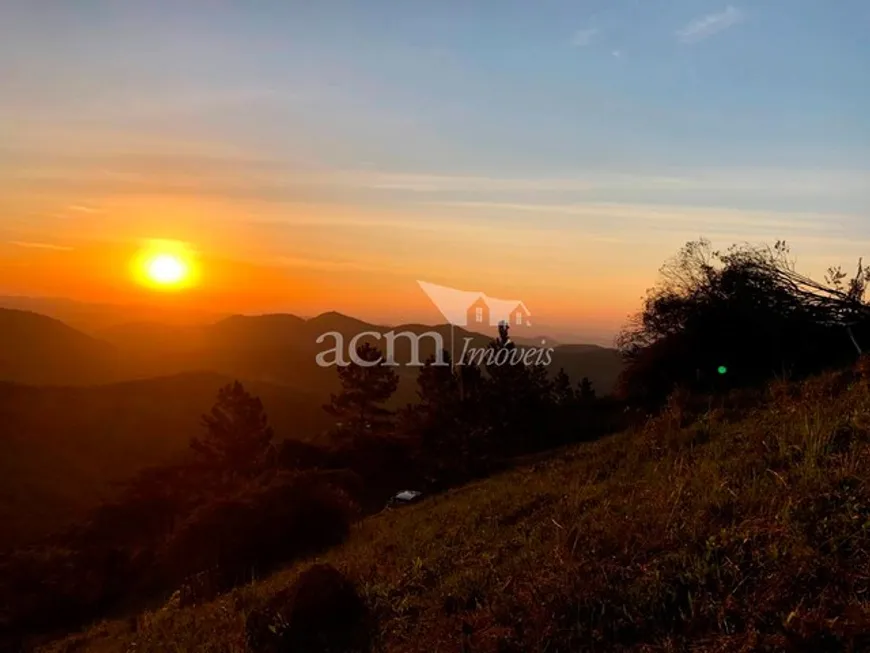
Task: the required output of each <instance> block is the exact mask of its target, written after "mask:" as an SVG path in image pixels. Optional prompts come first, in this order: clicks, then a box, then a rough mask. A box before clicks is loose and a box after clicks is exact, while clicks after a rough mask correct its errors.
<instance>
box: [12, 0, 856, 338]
mask: <svg viewBox="0 0 870 653" xmlns="http://www.w3.org/2000/svg"><path fill="white" fill-rule="evenodd" d="M109 4H111V5H112V7H111V8H109V7H108V5H107V6H106V7H102V5H100V7H97V6H96V5H94V6H92V7H90V8H88V7H79V5H78V4H74V3H47V4H45V3H35V2H19V3H16V2H13V3H2V2H0V79H2V81H3V84H2V88H0V93H2V102H0V295H2V294H14V295H39V296H61V297H66V298H70V299H75V300H80V301H86V302H101V303H104V302H111V303H122V304H126V303H141V302H151V303H155V304H161V305H168V306H173V305H176V306H179V307H185V308H189V309H195V310H205V311H212V312H219V313H235V312H245V313H258V312H267V311H284V312H292V313H295V314H298V315H303V316H305V315H309V316H310V315H315V314H317V313H320V312H323V311H328V310H338V311H341V312H344V313H348V314H352V315H355V316H357V317H360V318H363V319H367V320H370V321H377V322H383V323H401V322H409V321H424V322H433V321H438V320H439V319H440V318H439V315H438V314H437V312H436V311H435V310H434V307H433V306H432V305H431V303H430V302H429V300H428V299H427V298H426V296H425V295H424V294H423V293H422V291H421V290H420V289H419V287H418V285H417V280H422V281H428V282H431V283H435V284H439V285H444V286H451V287H454V288H458V289H461V290H471V291H480V292H484V293H486V294H487V295H489V296H491V297H499V298H505V299H518V300H522V301H523V302H524V303H525V304H526V305H527V306H528V308H529V309H530V310H531V312H532V315H533V324H535V325H540V327H541V328H542V329H544V330H548V329H546V327H550V326H552V327H558V328H560V329H571V330H573V331H575V332H580V333H584V334H590V333H594V334H597V335H596V336H595V339H596V340H597V341H600V342H607V341H608V340H609V339H611V338H612V336H613V335H614V333H615V332H616V331H617V330H618V329H619V327H620V326H621V325H622V324H624V322H625V320H626V317H627V316H628V315H629V314H630V313H633V312H634V311H636V310H637V309H638V308H639V306H640V299H641V297H642V296H643V294H644V293H645V291H646V289H647V288H649V287H650V286H651V285H652V284H653V283H654V282H655V280H656V275H657V271H658V269H659V267H660V266H661V265H662V263H664V262H665V260H666V259H667V258H669V257H670V256H672V255H674V254H675V253H676V252H677V251H678V250H679V248H680V247H682V246H683V245H684V244H685V243H686V242H687V241H689V240H695V239H697V238H699V237H706V238H708V239H710V240H711V241H712V243H713V245H714V247H718V248H723V249H724V248H727V247H728V246H729V245H731V244H733V243H737V242H752V243H773V242H775V241H776V240H779V239H785V240H786V241H788V243H789V244H790V245H791V247H792V252H793V253H794V255H795V256H796V258H797V260H798V266H799V269H800V270H801V271H802V272H804V273H807V274H810V275H813V276H815V277H821V275H822V274H823V273H824V271H825V270H826V269H827V268H828V267H829V266H832V265H843V266H845V267H847V268H848V269H852V266H853V265H854V263H855V261H856V260H857V259H858V257H859V256H862V255H866V254H867V253H868V249H870V222H868V221H867V220H866V217H865V216H866V209H867V207H868V206H870V170H868V167H867V165H866V162H867V161H868V160H870V159H868V157H867V153H868V150H867V147H866V143H867V139H863V140H862V138H861V134H864V133H865V132H866V130H865V131H861V130H864V128H865V127H866V113H867V111H865V110H864V109H863V105H862V104H860V102H858V101H853V100H852V99H851V98H847V97H846V95H847V91H849V89H854V88H858V86H859V84H858V81H857V80H859V79H863V78H862V77H861V75H862V74H864V69H863V68H862V67H860V66H857V67H855V68H854V70H852V71H851V74H853V75H854V79H853V80H852V81H849V79H848V78H847V77H844V76H843V75H844V68H843V67H842V66H841V67H840V68H838V71H839V72H838V75H839V76H834V77H835V78H836V79H835V78H832V77H831V76H830V74H829V73H828V70H827V69H826V68H825V67H824V66H822V67H818V66H805V67H800V66H799V67H794V66H791V65H789V66H788V67H787V68H779V67H778V66H779V64H778V63H777V61H779V60H778V59H776V57H784V56H785V55H783V54H782V53H783V51H782V50H781V48H780V47H779V45H777V44H776V43H775V42H774V41H770V44H772V48H773V49H772V51H771V54H775V55H776V57H774V59H772V60H771V61H769V62H768V64H770V65H773V68H771V69H769V70H767V72H766V73H762V72H761V71H762V70H763V69H764V63H765V62H764V60H753V61H752V65H751V66H743V65H732V64H730V63H727V62H730V61H732V60H731V59H730V57H742V56H749V55H748V54H747V52H748V50H746V49H745V48H744V47H743V44H742V43H741V42H740V41H737V40H731V38H737V36H738V34H740V33H741V32H739V31H738V30H736V28H737V24H736V23H735V24H733V25H732V24H731V23H729V26H730V27H732V28H735V29H733V30H731V29H729V32H728V34H727V35H726V34H725V33H724V32H723V33H722V34H717V37H721V39H719V40H716V41H714V40H713V39H712V36H713V34H712V33H710V34H709V35H708V36H710V37H711V39H710V41H709V42H708V40H707V39H706V38H705V39H704V42H703V43H701V42H700V41H695V40H693V39H690V40H689V41H686V42H684V41H682V40H680V39H676V40H675V37H674V35H675V34H677V31H676V30H677V29H678V27H679V26H678V25H676V24H673V25H672V24H670V23H669V22H668V24H665V23H666V22H667V21H665V19H666V18H667V19H668V21H669V20H670V18H674V19H676V18H675V16H670V13H671V12H662V11H661V10H660V9H658V8H653V7H652V5H650V7H649V8H647V9H645V10H644V11H646V12H647V19H648V20H651V21H653V22H658V26H657V30H658V31H657V32H656V33H657V34H658V37H656V38H652V37H651V36H650V34H648V33H647V27H648V25H647V24H646V23H644V22H638V21H636V20H623V19H619V20H616V22H615V23H614V24H615V25H617V26H618V29H615V30H614V31H613V34H610V32H609V31H608V30H605V29H604V26H590V27H589V28H590V29H591V28H592V27H594V28H595V29H599V28H600V29H601V30H602V31H601V34H599V36H598V37H596V38H601V39H605V36H606V39H610V38H611V36H612V37H613V38H616V37H617V36H618V35H619V34H623V33H624V29H625V27H626V25H634V26H635V28H636V29H639V30H640V31H641V32H642V34H639V35H638V36H639V37H641V38H639V39H638V41H637V43H636V45H637V47H638V49H637V51H635V49H634V46H635V44H633V43H632V44H627V43H612V44H608V45H607V46H605V45H604V42H603V41H602V43H597V42H588V41H587V40H584V39H581V41H582V43H578V42H576V40H575V39H573V38H572V36H571V34H572V33H573V30H575V29H580V28H581V27H582V24H581V23H582V16H579V15H574V13H575V11H581V9H582V7H581V5H582V4H583V3H566V6H567V5H570V12H569V13H570V14H571V17H570V20H569V19H568V17H565V20H563V18H562V17H560V16H559V15H558V12H556V13H548V12H547V11H538V10H537V8H536V7H533V6H532V5H531V4H530V5H529V6H528V7H527V8H526V9H524V10H523V12H524V15H523V17H522V19H521V20H519V19H518V17H519V14H517V15H515V16H514V17H513V19H514V20H517V22H516V24H515V25H514V27H515V28H516V30H517V31H516V33H515V34H511V36H510V38H507V39H506V40H505V41H504V42H501V41H499V39H497V38H496V39H495V41H494V42H493V41H491V40H490V39H492V38H493V37H495V36H497V33H498V30H497V29H496V30H495V31H493V29H494V25H493V22H492V17H490V16H489V15H488V11H481V13H480V14H479V15H477V14H475V15H477V19H479V22H475V20H476V19H474V17H473V16H471V15H470V14H469V16H467V18H469V19H470V20H471V21H472V23H473V24H474V27H473V31H469V32H468V33H467V35H466V36H468V38H466V37H465V36H462V34H465V32H464V31H463V30H458V31H457V30H456V29H455V27H456V24H455V15H454V12H453V11H452V10H451V9H449V8H447V7H446V5H445V6H443V7H442V6H441V5H439V3H433V5H432V6H433V9H432V14H431V16H429V18H432V21H433V22H430V21H429V20H428V19H427V20H421V19H420V16H419V12H417V11H415V10H412V9H411V8H410V7H405V5H404V4H402V3H398V4H394V6H393V5H391V9H390V10H389V11H387V10H386V9H385V8H384V6H380V9H378V7H375V6H373V7H369V5H368V4H366V5H365V7H363V5H360V6H359V7H358V8H357V9H356V10H355V11H354V12H351V13H355V15H353V16H351V15H350V14H342V12H337V11H334V9H330V7H331V5H330V3H325V4H323V6H322V7H321V3H309V5H310V6H308V5H306V7H308V8H307V9H306V12H305V13H306V20H299V19H297V16H296V13H297V10H296V9H293V8H291V7H290V4H292V3H289V4H288V3H283V2H282V3H279V2H274V3H272V2H269V3H266V4H267V5H268V9H266V8H264V9H263V10H262V11H261V10H257V11H252V10H250V8H248V7H247V6H246V5H245V4H244V3H208V5H209V7H208V10H206V11H203V10H202V8H200V7H199V6H198V4H197V3H195V2H194V3H190V4H187V3H177V2H168V0H153V1H151V2H142V3H138V2H137V3H134V2H129V3H109ZM442 4H443V3H442ZM472 4H473V3H472ZM635 4H637V3H635ZM182 5H184V6H182ZM212 5H214V6H212ZM375 5H377V3H375ZM400 5H401V7H400ZM617 5H619V3H615V4H614V7H616V6H617ZM437 7H440V9H438V8H437ZM624 9H626V11H627V10H628V9H627V8H624ZM639 10H640V8H639V7H636V6H632V7H631V8H630V12H633V13H632V14H631V15H634V13H636V12H637V11H639ZM614 11H615V9H614ZM820 12H821V10H820ZM471 13H475V12H471ZM508 13H510V12H508ZM581 13H582V12H581ZM822 13H824V12H822ZM829 13H830V15H828V14H825V15H826V16H828V18H831V16H833V15H834V14H837V15H839V14H838V12H829ZM840 13H842V12H840ZM273 14H274V15H273ZM394 14H395V15H394ZM427 15H428V14H427ZM729 15H730V14H728V13H727V12H726V16H725V17H726V19H727V18H728V16H729ZM843 15H845V14H843ZM509 17H510V16H508V15H506V16H505V17H502V18H504V19H505V20H507V18H509ZM502 18H499V20H501V19H502ZM691 18H692V17H691V16H684V17H683V20H681V21H678V22H682V23H685V24H686V25H688V26H689V27H691V26H692V25H695V28H694V29H695V30H698V29H699V28H698V27H697V26H698V25H701V29H700V31H701V32H704V31H705V30H709V25H710V24H711V23H710V22H709V20H701V21H700V22H699V23H696V22H692V20H691ZM720 18H721V17H720ZM732 18H733V16H732ZM744 18H746V21H747V27H748V26H749V25H748V23H749V22H751V20H753V19H752V18H751V17H744ZM614 20H615V19H614ZM832 20H833V19H832ZM306 21H308V22H306ZM566 21H567V22H566ZM496 22H498V21H496ZM859 22H860V21H858V22H855V21H852V23H854V25H857V24H858V23H859ZM714 23H715V21H714ZM399 24H403V25H404V31H403V29H398V28H394V27H393V26H394V25H399ZM813 24H814V25H815V24H816V23H815V22H814V23H813ZM850 25H851V24H850ZM850 25H840V26H839V27H838V29H842V28H844V27H850ZM535 26H536V29H537V30H539V31H537V32H535V30H534V29H531V31H530V28H532V27H535ZM705 26H706V27H705ZM780 27H782V26H780ZM829 27H832V26H831V25H829ZM469 29H471V27H469ZM360 30H362V31H360ZM366 30H369V32H370V33H369V38H366V37H364V36H362V34H363V33H365V31H366ZM560 30H566V31H565V33H561V32H560ZM798 31H799V32H800V30H798ZM593 32H594V33H596V34H597V33H598V32H595V30H593ZM593 32H588V33H589V34H591V33H593ZM689 32H692V29H689ZM583 33H587V32H583ZM605 33H606V34H605ZM752 33H753V32H752V31H751V30H748V31H747V32H746V33H745V34H746V35H751V34H752ZM778 33H779V31H778ZM291 34H292V36H291ZM471 34H474V35H475V36H474V38H471ZM755 34H756V36H758V33H755ZM503 36H504V34H503ZM726 36H728V37H729V38H725V37H726ZM793 36H795V40H794V42H793V43H792V45H793V46H794V48H795V49H794V53H795V54H800V55H801V56H804V55H805V43H806V39H805V38H803V36H804V35H803V33H802V32H800V33H799V34H797V35H793ZM797 36H799V37H800V38H797ZM829 37H830V38H829V39H828V40H826V41H824V45H825V48H824V52H826V53H827V55H826V56H834V57H835V59H828V58H826V56H822V57H820V58H818V59H817V60H816V59H814V60H813V61H831V60H836V57H840V56H841V57H843V58H844V59H843V61H853V62H854V61H857V59H856V58H855V57H854V55H853V53H852V52H851V51H850V50H849V47H851V46H850V45H849V44H850V41H848V40H844V39H842V38H841V37H840V35H839V32H838V31H837V30H833V31H831V32H830V34H829ZM430 39H431V40H430ZM457 39H458V40H457ZM536 39H538V40H536ZM442 41H443V42H442ZM418 42H419V43H424V42H425V43H428V45H426V46H421V47H418V46H417V45H412V44H417V43H418ZM653 42H655V43H657V44H658V45H657V46H656V48H661V49H660V50H656V52H657V53H658V54H657V55H655V54H654V53H653V52H652V51H646V52H644V51H642V50H641V48H642V47H647V48H653V45H654V43H653ZM608 43H609V42H608ZM717 43H718V45H717V46H716V47H718V48H720V49H719V50H718V53H719V54H718V55H714V53H715V52H717V50H714V49H709V48H710V46H714V45H716V44H717ZM762 44H763V45H765V46H766V45H767V44H768V40H767V39H763V40H762ZM817 45H818V44H817ZM478 46H479V49H478ZM523 48H527V49H525V50H524V49H523ZM653 49H655V48H653ZM704 52H706V53H707V54H706V57H707V58H706V59H705V57H704V55H703V53H704ZM526 55H529V56H530V57H532V58H528V57H527V56H526ZM532 55H535V56H538V57H542V58H541V59H539V60H537V61H535V60H534V57H533V56H532ZM656 56H658V57H659V58H656ZM720 56H721V57H724V59H721V60H720V59H718V58H717V57H720ZM783 61H785V59H783ZM717 62H719V63H717ZM780 63H781V62H780ZM747 71H749V72H752V73H755V74H763V78H757V79H756V80H755V83H753V84H747V83H746V82H745V79H744V78H745V75H746V74H748V73H747ZM783 71H786V72H787V73H788V74H783ZM708 73H710V74H708ZM799 73H800V74H804V75H807V76H808V78H806V79H804V78H800V77H799V76H798V77H795V75H798V74H799ZM762 79H763V80H764V81H763V83H762V81H761V80H762ZM835 81H837V82H838V83H841V84H843V86H842V87H841V88H840V91H841V92H842V95H843V98H842V99H843V103H842V104H841V105H838V106H834V105H831V106H828V105H827V104H826V103H829V102H833V101H834V100H836V98H837V94H836V93H834V92H832V91H831V86H830V84H832V83H834V82H835ZM719 82H723V83H725V86H722V87H719V86H718V83H719ZM772 82H778V83H781V84H786V85H791V84H793V87H790V88H788V89H785V90H784V91H783V93H778V92H775V91H774V90H773V88H772V87H771V86H770V83H772ZM759 98H763V99H765V100H766V101H768V102H772V103H774V105H775V106H770V107H768V109H769V110H768V111H767V112H764V111H762V108H763V103H762V102H760V101H759ZM848 125H851V126H852V127H851V128H847V126H848ZM850 129H851V130H852V131H850ZM150 239H165V240H177V241H181V242H184V243H186V244H187V246H188V247H189V248H191V250H193V251H195V252H196V256H197V258H198V264H199V269H200V270H201V278H200V283H199V286H198V287H196V288H194V289H191V290H189V291H185V292H179V293H174V294H173V293H156V292H154V291H153V290H149V289H147V288H143V287H142V286H141V285H139V284H137V283H136V282H135V279H133V278H132V276H131V274H130V262H131V260H133V259H134V258H135V257H136V255H137V253H138V252H139V250H140V248H141V247H142V246H143V243H145V242H147V241H149V240H150ZM584 337H585V336H584Z"/></svg>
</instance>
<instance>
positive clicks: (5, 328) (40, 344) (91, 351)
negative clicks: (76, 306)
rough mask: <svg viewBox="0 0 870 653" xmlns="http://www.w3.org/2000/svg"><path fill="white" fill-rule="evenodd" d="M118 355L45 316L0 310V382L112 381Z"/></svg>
mask: <svg viewBox="0 0 870 653" xmlns="http://www.w3.org/2000/svg"><path fill="white" fill-rule="evenodd" d="M117 364H118V358H117V352H116V351H115V350H114V349H113V348H112V347H111V346H110V345H108V344H107V343H105V342H102V341H99V340H97V339H95V338H92V337H90V336H87V335H85V334H84V333H81V332H80V331H76V330H75V329H73V328H72V327H69V326H67V325H66V324H64V323H63V322H59V321H57V320H54V319H52V318H49V317H45V316H44V315H39V314H37V313H31V312H29V311H19V310H12V309H3V308H0V380H7V381H17V382H19V383H32V384H40V385H44V384H71V383H75V384H86V383H99V382H105V381H108V380H112V379H113V377H114V376H115V375H116V372H117Z"/></svg>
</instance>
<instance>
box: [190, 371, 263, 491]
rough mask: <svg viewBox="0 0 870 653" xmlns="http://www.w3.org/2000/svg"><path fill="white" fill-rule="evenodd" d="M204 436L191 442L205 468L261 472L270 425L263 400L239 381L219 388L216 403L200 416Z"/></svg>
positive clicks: (231, 473)
mask: <svg viewBox="0 0 870 653" xmlns="http://www.w3.org/2000/svg"><path fill="white" fill-rule="evenodd" d="M202 422H203V426H204V427H205V436H204V437H202V438H193V439H192V440H191V442H190V446H191V448H192V449H193V451H194V452H195V454H196V456H197V458H198V459H199V460H200V461H201V462H202V463H203V464H204V465H205V466H206V467H208V468H210V469H214V470H217V471H220V472H223V473H229V474H230V475H232V476H235V475H241V476H252V475H256V474H257V473H259V472H261V471H262V470H263V469H264V467H265V466H266V465H267V463H268V461H269V458H270V454H271V453H272V428H271V427H270V426H269V422H268V419H267V417H266V412H265V411H264V410H263V404H262V402H261V401H260V399H259V398H258V397H255V396H253V395H251V394H249V393H248V392H247V391H246V390H245V388H244V386H242V384H241V383H239V382H238V381H236V382H234V383H231V384H229V385H227V386H224V387H223V388H221V389H220V390H219V391H218V397H217V403H215V405H214V406H213V407H212V409H211V412H210V413H209V414H207V415H204V416H203V418H202Z"/></svg>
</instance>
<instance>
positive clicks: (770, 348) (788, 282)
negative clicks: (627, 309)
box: [619, 240, 870, 403]
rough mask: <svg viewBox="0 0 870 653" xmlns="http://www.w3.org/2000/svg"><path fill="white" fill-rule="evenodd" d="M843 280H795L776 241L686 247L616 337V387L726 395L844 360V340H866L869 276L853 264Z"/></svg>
mask: <svg viewBox="0 0 870 653" xmlns="http://www.w3.org/2000/svg"><path fill="white" fill-rule="evenodd" d="M844 279H845V274H844V273H842V272H841V271H840V270H839V269H834V270H831V271H830V273H829V275H828V278H827V280H826V283H824V284H823V283H818V282H816V281H813V280H812V279H809V278H807V277H805V276H802V275H800V274H798V273H797V272H796V271H795V266H794V262H793V261H792V260H791V258H790V254H789V250H788V247H787V246H786V245H785V243H783V242H781V241H780V242H777V243H776V244H775V245H774V246H773V247H754V246H750V245H742V246H733V247H731V248H730V249H728V250H727V251H726V252H718V251H714V250H713V249H712V248H711V246H710V243H709V242H707V241H705V240H700V241H696V242H690V243H688V244H686V246H685V247H683V248H682V249H681V250H680V252H679V253H678V254H677V256H676V257H675V258H674V259H672V260H671V261H669V262H668V263H666V264H665V266H663V268H662V269H661V281H660V282H659V284H658V285H657V286H656V287H654V288H653V289H651V290H650V291H649V292H648V295H647V298H646V300H645V302H644V306H643V309H642V310H641V311H640V313H638V314H637V316H635V318H634V319H633V321H632V322H631V323H630V324H629V325H628V326H627V327H626V328H625V329H624V330H623V332H622V334H621V335H620V338H619V346H620V348H621V349H622V351H623V354H624V355H625V357H626V360H627V363H628V364H627V366H626V369H625V371H624V373H623V375H622V378H621V379H620V383H619V390H620V392H621V393H622V394H623V396H625V397H627V398H637V399H644V400H646V401H649V402H652V403H660V402H661V401H663V400H664V398H665V397H667V396H668V395H669V394H670V392H671V391H672V390H673V389H674V388H675V387H676V386H677V385H682V386H685V387H687V388H690V389H693V390H705V391H715V390H725V389H727V388H728V387H734V386H738V385H752V384H756V383H759V382H763V381H765V380H767V379H770V378H771V377H773V376H774V375H778V376H787V375H795V376H802V375H805V374H808V373H813V372H816V371H819V370H821V369H823V368H825V367H828V366H832V365H838V364H843V363H848V362H851V361H852V360H853V359H854V358H855V353H856V352H855V350H854V348H853V344H852V342H851V341H850V335H853V333H858V334H859V336H861V335H866V334H868V333H870V328H868V326H870V320H868V316H870V311H868V308H867V306H866V305H865V304H864V303H863V294H864V290H865V288H866V284H867V279H868V274H867V270H866V269H865V268H863V266H862V265H861V264H860V263H859V265H858V271H857V273H856V275H855V277H854V278H853V279H852V280H851V281H849V282H848V283H844ZM726 373H727V375H726Z"/></svg>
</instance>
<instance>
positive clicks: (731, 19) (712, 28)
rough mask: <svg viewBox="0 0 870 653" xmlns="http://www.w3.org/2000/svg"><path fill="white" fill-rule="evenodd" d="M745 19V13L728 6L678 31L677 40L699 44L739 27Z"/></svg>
mask: <svg viewBox="0 0 870 653" xmlns="http://www.w3.org/2000/svg"><path fill="white" fill-rule="evenodd" d="M743 18H744V13H743V12H742V11H741V10H740V9H738V8H737V7H734V6H733V5H728V6H727V7H726V8H725V10H724V11H720V12H719V13H715V14H708V15H707V16H703V17H701V18H697V19H695V20H693V21H692V22H690V23H689V24H688V25H686V26H685V27H683V28H682V29H680V30H677V40H679V41H680V42H681V43H698V42H700V41H703V40H705V39H708V38H710V37H711V36H713V35H714V34H718V33H719V32H722V31H724V30H726V29H728V28H729V27H733V26H734V25H737V24H738V23H739V22H741V21H742V20H743Z"/></svg>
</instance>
